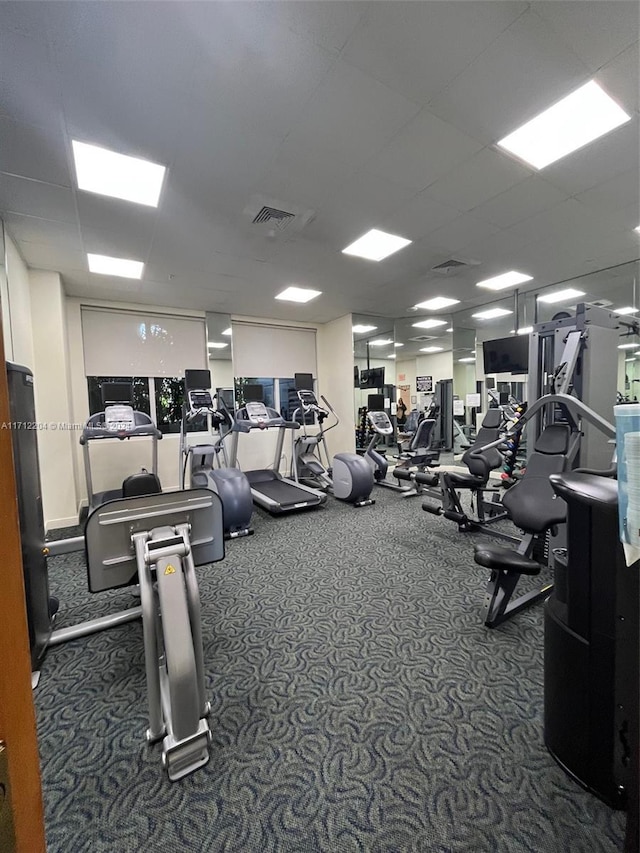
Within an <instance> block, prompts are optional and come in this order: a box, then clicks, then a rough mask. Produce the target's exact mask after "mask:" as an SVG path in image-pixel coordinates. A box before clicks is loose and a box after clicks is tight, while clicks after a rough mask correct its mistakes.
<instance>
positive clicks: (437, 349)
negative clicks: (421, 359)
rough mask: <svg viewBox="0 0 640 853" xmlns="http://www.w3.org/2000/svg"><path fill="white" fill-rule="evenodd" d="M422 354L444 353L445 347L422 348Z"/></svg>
mask: <svg viewBox="0 0 640 853" xmlns="http://www.w3.org/2000/svg"><path fill="white" fill-rule="evenodd" d="M420 352H444V347H422V348H421V350H420Z"/></svg>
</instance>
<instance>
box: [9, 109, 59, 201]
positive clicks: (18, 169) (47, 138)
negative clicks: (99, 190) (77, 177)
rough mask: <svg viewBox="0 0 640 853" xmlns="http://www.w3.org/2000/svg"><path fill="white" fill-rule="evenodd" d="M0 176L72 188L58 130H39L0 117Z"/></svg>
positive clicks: (55, 127) (56, 128) (48, 127)
mask: <svg viewBox="0 0 640 853" xmlns="http://www.w3.org/2000/svg"><path fill="white" fill-rule="evenodd" d="M0 139H1V140H2V144H1V145H0V172H7V173H8V174H10V175H18V176H20V177H23V178H32V179H34V180H38V181H47V182H48V183H50V184H57V185H59V186H63V187H69V186H71V176H70V173H69V165H68V162H67V152H66V148H65V142H64V136H63V133H62V129H61V127H59V126H58V125H57V124H52V125H49V126H47V127H38V126H36V125H31V124H22V123H20V122H16V121H12V120H11V119H9V118H7V117H6V116H0Z"/></svg>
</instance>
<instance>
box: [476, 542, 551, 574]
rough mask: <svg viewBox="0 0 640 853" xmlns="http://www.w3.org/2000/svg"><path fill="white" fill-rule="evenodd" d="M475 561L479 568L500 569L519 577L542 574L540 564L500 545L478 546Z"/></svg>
mask: <svg viewBox="0 0 640 853" xmlns="http://www.w3.org/2000/svg"><path fill="white" fill-rule="evenodd" d="M474 559H475V561H476V563H477V564H478V565H479V566H484V567H485V568H487V569H498V570H499V571H505V572H512V573H513V574H517V575H538V574H540V568H541V567H540V563H538V562H536V560H531V559H529V557H525V556H524V554H519V553H518V552H517V551H514V550H513V549H512V548H501V547H500V546H499V545H491V546H485V545H476V546H475V555H474Z"/></svg>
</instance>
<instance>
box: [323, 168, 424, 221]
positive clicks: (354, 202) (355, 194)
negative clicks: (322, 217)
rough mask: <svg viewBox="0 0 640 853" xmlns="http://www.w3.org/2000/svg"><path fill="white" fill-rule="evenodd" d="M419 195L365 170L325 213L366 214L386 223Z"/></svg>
mask: <svg viewBox="0 0 640 853" xmlns="http://www.w3.org/2000/svg"><path fill="white" fill-rule="evenodd" d="M415 194H416V193H415V190H413V189H410V188H407V187H406V186H404V185H402V184H399V183H398V182H397V181H393V180H391V179H388V178H384V177H380V176H379V175H376V174H374V173H372V172H370V171H369V169H368V168H365V169H362V170H361V171H359V172H358V173H357V174H356V175H354V177H353V178H351V180H349V181H348V182H347V183H345V185H344V186H343V188H342V190H341V191H340V192H338V193H337V194H336V195H335V196H332V197H331V199H330V200H329V203H328V204H327V205H326V208H325V209H327V208H328V209H330V208H333V209H334V210H335V209H336V208H347V209H351V210H362V211H363V213H364V214H366V215H374V216H377V217H379V219H380V221H382V219H383V218H384V217H385V216H388V215H389V214H391V213H393V212H394V211H395V210H398V209H399V208H402V207H403V206H404V205H405V204H406V203H407V202H408V201H410V200H411V199H412V198H413V197H414V196H415Z"/></svg>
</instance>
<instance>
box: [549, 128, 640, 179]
mask: <svg viewBox="0 0 640 853" xmlns="http://www.w3.org/2000/svg"><path fill="white" fill-rule="evenodd" d="M639 150H640V127H639V124H638V117H637V116H633V117H632V119H631V121H628V122H627V123H626V124H623V125H621V126H620V127H617V128H616V129H615V130H612V131H611V132H610V133H607V134H606V135H605V136H601V137H600V139H596V140H595V141H594V142H592V143H590V144H589V145H585V146H584V148H580V149H579V150H578V151H574V152H573V154H568V155H567V156H566V157H563V158H562V160H558V161H556V162H555V163H551V165H550V166H547V167H546V168H544V169H542V170H541V172H540V174H541V176H542V177H543V178H544V179H545V180H546V181H548V182H549V183H551V184H553V185H554V186H556V187H558V188H559V189H560V190H563V191H565V192H567V193H568V194H570V195H577V194H578V193H581V192H585V191H586V190H588V189H591V187H595V186H597V185H598V184H601V183H603V182H604V181H607V180H609V179H610V178H613V177H615V176H616V175H619V174H621V173H622V172H628V171H631V170H632V169H636V168H637V167H638V151H639Z"/></svg>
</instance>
